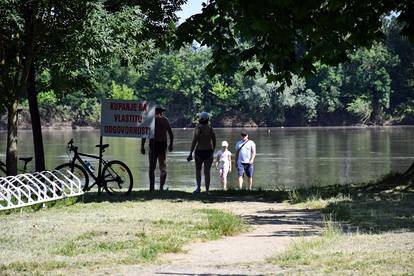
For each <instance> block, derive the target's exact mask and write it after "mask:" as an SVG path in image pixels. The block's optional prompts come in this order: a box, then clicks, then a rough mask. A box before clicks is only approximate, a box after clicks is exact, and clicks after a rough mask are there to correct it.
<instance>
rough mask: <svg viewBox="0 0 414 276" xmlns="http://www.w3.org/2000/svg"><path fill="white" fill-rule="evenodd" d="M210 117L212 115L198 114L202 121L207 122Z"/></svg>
mask: <svg viewBox="0 0 414 276" xmlns="http://www.w3.org/2000/svg"><path fill="white" fill-rule="evenodd" d="M209 117H210V115H209V114H208V113H207V112H205V111H203V112H201V113H199V114H198V118H199V119H201V120H207V119H208V118H209Z"/></svg>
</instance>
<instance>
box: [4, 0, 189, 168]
mask: <svg viewBox="0 0 414 276" xmlns="http://www.w3.org/2000/svg"><path fill="white" fill-rule="evenodd" d="M151 2H152V1H137V3H136V2H135V1H100V2H96V1H45V0H34V1H22V0H5V1H2V2H1V3H0V14H1V15H2V16H1V19H0V20H1V21H0V30H1V32H0V36H1V42H0V43H1V44H0V46H1V47H0V66H1V67H0V69H1V88H2V90H3V91H5V93H4V94H7V95H6V96H4V97H3V98H2V103H3V104H5V105H6V106H7V109H8V118H9V119H8V146H7V166H8V168H7V169H8V173H9V174H16V172H17V166H16V163H17V162H16V160H17V106H18V102H19V99H20V98H21V97H22V96H23V95H25V94H26V92H27V97H28V99H29V106H30V113H31V118H32V126H33V135H34V139H33V141H34V144H35V157H36V169H37V170H42V169H44V154H43V143H42V140H41V125H40V116H39V112H38V106H37V97H36V96H37V95H36V87H35V80H36V70H39V69H41V68H43V67H47V68H50V69H51V71H50V72H53V73H58V75H59V76H60V77H62V76H65V73H62V72H68V71H70V72H72V73H75V74H79V71H82V70H79V67H83V68H85V70H84V71H85V72H86V73H87V74H90V73H91V72H92V71H93V68H96V67H97V66H100V65H102V64H106V63H108V62H109V61H110V59H111V58H113V57H114V56H120V57H121V59H122V61H123V62H124V63H129V62H136V61H137V60H141V59H142V57H143V55H145V54H146V53H148V51H142V49H143V48H146V49H152V48H153V47H152V42H151V40H148V38H150V37H151V36H152V37H155V38H156V39H158V40H160V38H161V37H163V36H164V35H165V33H166V32H167V31H169V30H170V28H171V23H172V22H173V21H174V20H175V19H176V17H175V15H174V13H173V11H176V10H177V9H179V5H180V4H182V3H183V2H184V1H170V0H165V1H160V2H157V3H151ZM138 4H141V5H142V6H144V7H145V9H146V10H147V11H148V14H147V15H145V16H143V15H142V14H141V12H140V10H139V8H138ZM164 7H165V9H164ZM151 8H153V9H154V10H151ZM157 19H158V21H157ZM144 27H145V28H144ZM151 28H152V29H151ZM144 29H145V35H143V34H144V32H143V30H144ZM155 29H156V30H159V31H160V32H158V33H154V32H152V31H153V30H155ZM144 42H147V43H144ZM52 77H53V78H54V77H55V75H54V74H52ZM3 101H4V102H3Z"/></svg>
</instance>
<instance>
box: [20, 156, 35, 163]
mask: <svg viewBox="0 0 414 276" xmlns="http://www.w3.org/2000/svg"><path fill="white" fill-rule="evenodd" d="M19 160H22V161H24V162H26V163H29V162H30V161H32V160H33V157H20V158H19Z"/></svg>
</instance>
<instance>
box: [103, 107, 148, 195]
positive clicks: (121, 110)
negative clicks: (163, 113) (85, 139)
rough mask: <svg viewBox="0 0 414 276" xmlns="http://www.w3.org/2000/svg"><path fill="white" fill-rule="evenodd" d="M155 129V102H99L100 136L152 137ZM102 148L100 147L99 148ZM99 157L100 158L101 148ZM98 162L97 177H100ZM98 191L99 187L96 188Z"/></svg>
mask: <svg viewBox="0 0 414 276" xmlns="http://www.w3.org/2000/svg"><path fill="white" fill-rule="evenodd" d="M154 131H155V103H152V102H147V101H126V100H114V99H104V100H102V102H101V137H100V139H99V144H100V146H101V147H102V143H103V136H111V137H131V138H153V137H154ZM101 149H102V148H101ZM99 152H100V156H99V157H100V158H102V150H100V151H99ZM100 173H101V162H99V168H98V178H99V179H100V178H101V175H100ZM98 193H100V187H99V189H98Z"/></svg>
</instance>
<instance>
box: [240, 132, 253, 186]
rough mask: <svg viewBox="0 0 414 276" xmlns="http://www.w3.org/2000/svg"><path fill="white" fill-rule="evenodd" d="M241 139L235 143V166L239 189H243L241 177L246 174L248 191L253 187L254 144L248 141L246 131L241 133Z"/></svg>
mask: <svg viewBox="0 0 414 276" xmlns="http://www.w3.org/2000/svg"><path fill="white" fill-rule="evenodd" d="M241 137H242V139H241V140H240V141H238V142H237V143H236V166H237V173H238V176H239V188H240V189H242V188H243V175H244V174H245V173H246V176H247V183H248V189H249V190H251V189H252V186H253V169H254V165H253V163H254V159H255V157H256V144H255V143H254V142H253V141H252V140H249V135H248V134H247V132H246V131H242V132H241Z"/></svg>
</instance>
